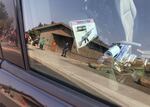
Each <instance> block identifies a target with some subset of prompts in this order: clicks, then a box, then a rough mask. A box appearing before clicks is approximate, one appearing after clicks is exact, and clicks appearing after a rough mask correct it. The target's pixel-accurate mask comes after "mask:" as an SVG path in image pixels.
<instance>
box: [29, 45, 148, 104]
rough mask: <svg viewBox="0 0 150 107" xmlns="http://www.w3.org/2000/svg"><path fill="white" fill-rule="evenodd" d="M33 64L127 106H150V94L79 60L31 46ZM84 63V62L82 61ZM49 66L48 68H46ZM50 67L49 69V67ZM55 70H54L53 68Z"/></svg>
mask: <svg viewBox="0 0 150 107" xmlns="http://www.w3.org/2000/svg"><path fill="white" fill-rule="evenodd" d="M29 56H30V57H31V59H32V60H31V61H32V62H33V61H34V63H31V65H32V66H33V67H34V68H35V69H38V70H40V71H43V72H44V73H47V74H49V75H53V76H55V77H57V78H59V77H60V78H61V79H63V80H65V81H66V82H68V83H71V84H72V85H75V86H77V87H79V88H81V89H84V90H86V91H88V92H90V93H92V94H94V95H97V96H100V97H101V96H102V95H103V96H105V98H108V99H110V100H112V101H115V102H117V103H119V104H121V105H123V106H125V107H127V106H129V107H135V106H136V107H149V106H150V96H149V95H148V94H145V93H143V92H141V91H138V90H136V89H133V88H131V87H128V86H125V85H122V84H119V83H117V82H115V81H112V80H110V79H107V78H105V77H102V76H100V75H97V74H95V73H92V72H87V70H86V69H84V68H81V67H79V66H76V65H75V64H73V63H81V62H79V61H76V60H73V59H70V58H64V57H61V56H60V55H59V54H58V53H57V54H56V53H53V52H50V51H45V50H40V49H36V48H35V47H32V46H29ZM81 64H84V63H81ZM45 68H47V69H45ZM48 68H49V69H48ZM50 69H51V70H53V72H52V71H51V70H50ZM139 96H140V97H139Z"/></svg>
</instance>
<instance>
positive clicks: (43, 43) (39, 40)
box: [25, 34, 69, 57]
mask: <svg viewBox="0 0 150 107" xmlns="http://www.w3.org/2000/svg"><path fill="white" fill-rule="evenodd" d="M30 39H31V37H30V36H29V34H25V43H26V44H28V41H29V40H30ZM47 41H48V40H46V39H45V37H42V38H37V39H35V40H34V41H32V43H31V44H32V45H34V46H37V47H38V48H40V49H41V50H43V49H44V47H48V44H46V43H48V42H47ZM50 46H51V50H52V51H54V52H56V50H57V44H56V42H55V41H52V42H51V45H50ZM68 51H69V43H68V42H65V44H64V47H63V50H62V54H61V56H63V57H66V55H67V52H68Z"/></svg>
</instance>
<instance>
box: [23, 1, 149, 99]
mask: <svg viewBox="0 0 150 107" xmlns="http://www.w3.org/2000/svg"><path fill="white" fill-rule="evenodd" d="M149 4H150V1H149V0H44V1H43V0H23V3H22V5H23V14H24V25H25V32H26V33H25V42H26V44H27V48H28V55H29V60H30V66H31V68H33V69H34V70H36V71H37V72H42V73H43V74H46V75H49V76H52V77H55V78H57V79H59V80H61V81H64V82H66V83H69V84H70V85H73V86H75V87H77V88H79V89H82V90H85V91H87V92H89V93H91V94H93V95H95V96H101V95H105V94H103V92H104V90H105V88H102V87H107V88H109V89H110V90H114V91H116V92H118V93H119V92H120V93H123V92H124V93H125V92H128V91H133V90H134V91H135V90H136V92H139V90H140V92H144V93H143V94H142V96H146V95H149V94H150V79H149V78H150V74H149V73H150V62H149V58H150V47H149V46H150V42H149V40H150V36H149V35H150V30H149V28H150V14H149V10H150V6H149ZM122 86H123V87H124V88H123V89H121V88H122ZM103 89H104V90H103ZM104 93H107V92H104ZM129 94H130V93H127V94H126V95H127V96H128V95H129Z"/></svg>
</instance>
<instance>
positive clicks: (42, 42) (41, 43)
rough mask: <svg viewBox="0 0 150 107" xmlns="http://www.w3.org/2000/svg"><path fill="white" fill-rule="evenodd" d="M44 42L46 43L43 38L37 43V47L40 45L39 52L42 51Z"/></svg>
mask: <svg viewBox="0 0 150 107" xmlns="http://www.w3.org/2000/svg"><path fill="white" fill-rule="evenodd" d="M45 42H46V41H45V38H44V37H43V38H41V39H40V41H39V43H40V44H39V45H40V49H41V50H43V47H44V45H45Z"/></svg>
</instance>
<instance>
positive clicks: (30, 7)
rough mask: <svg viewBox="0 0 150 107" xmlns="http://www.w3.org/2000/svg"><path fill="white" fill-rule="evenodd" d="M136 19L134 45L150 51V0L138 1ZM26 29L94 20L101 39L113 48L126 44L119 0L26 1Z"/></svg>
mask: <svg viewBox="0 0 150 107" xmlns="http://www.w3.org/2000/svg"><path fill="white" fill-rule="evenodd" d="M134 3H135V6H136V9H137V17H136V19H135V26H134V35H133V41H134V42H138V43H141V44H142V47H141V49H143V50H150V42H149V40H150V30H149V28H150V13H149V10H150V6H149V5H150V0H134ZM23 10H24V21H25V29H26V30H29V29H32V28H33V27H35V26H37V25H38V24H39V23H40V22H41V23H50V22H51V21H55V22H64V23H66V24H69V22H70V21H73V20H81V19H82V20H83V19H88V18H92V19H94V21H95V23H96V26H97V31H98V34H99V36H100V38H101V39H102V40H103V41H104V42H106V43H109V44H111V43H112V42H117V41H121V40H125V32H124V29H123V26H122V23H121V19H120V17H119V15H118V12H117V9H116V5H115V0H23Z"/></svg>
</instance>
